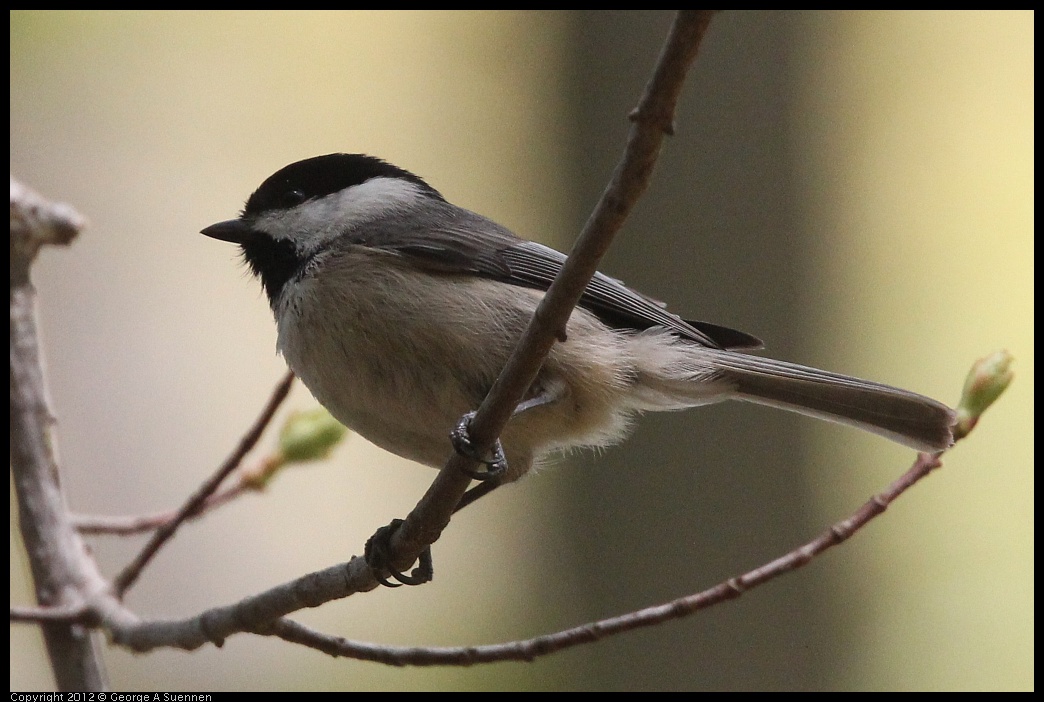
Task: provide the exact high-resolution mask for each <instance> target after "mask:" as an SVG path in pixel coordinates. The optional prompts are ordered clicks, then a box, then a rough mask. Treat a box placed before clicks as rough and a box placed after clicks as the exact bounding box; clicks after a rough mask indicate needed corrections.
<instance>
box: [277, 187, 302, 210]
mask: <svg viewBox="0 0 1044 702" xmlns="http://www.w3.org/2000/svg"><path fill="white" fill-rule="evenodd" d="M307 199H308V198H307V197H305V194H304V191H303V190H298V189H296V188H295V189H293V190H286V191H284V192H283V193H282V194H281V195H280V196H279V204H280V206H282V207H286V208H290V207H295V206H297V205H300V204H301V203H302V202H304V201H305V200H307Z"/></svg>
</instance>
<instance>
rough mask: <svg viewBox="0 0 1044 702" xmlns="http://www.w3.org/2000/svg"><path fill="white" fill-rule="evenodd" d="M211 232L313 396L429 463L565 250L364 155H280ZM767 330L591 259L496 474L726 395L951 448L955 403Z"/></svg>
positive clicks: (604, 442) (513, 475) (523, 470)
mask: <svg viewBox="0 0 1044 702" xmlns="http://www.w3.org/2000/svg"><path fill="white" fill-rule="evenodd" d="M202 234H204V235H206V236H208V237H211V238H214V239H219V240H222V241H226V242H232V243H234V244H236V245H238V246H239V248H240V250H241V253H242V257H243V259H244V260H245V262H246V264H247V266H248V267H249V270H250V271H251V272H252V273H253V274H254V275H255V276H256V277H257V278H258V279H259V280H260V283H261V285H262V287H263V289H264V292H265V294H266V296H267V298H268V302H269V304H270V306H271V308H272V312H273V314H274V317H275V322H276V326H277V332H278V334H277V336H278V340H277V348H278V351H279V352H280V353H281V354H282V355H283V357H284V358H285V360H286V362H287V364H288V365H289V367H290V368H291V370H292V371H293V372H294V373H295V374H296V375H297V376H298V377H299V378H300V379H301V381H302V382H303V383H304V384H305V386H307V388H308V389H309V390H310V391H311V392H312V394H313V395H314V396H315V398H316V399H317V400H318V401H319V402H320V403H321V404H322V405H323V406H325V407H326V409H327V410H329V412H330V413H331V414H332V415H333V416H334V417H335V418H336V419H337V420H338V421H340V422H341V423H342V424H344V425H345V426H347V427H348V428H350V429H352V430H353V431H355V432H356V433H358V434H360V435H361V436H363V437H364V438H366V439H368V440H369V441H371V442H372V443H374V444H376V445H377V446H380V447H382V448H384V449H386V450H388V451H390V452H392V453H394V454H397V455H399V456H402V457H405V458H408V459H411V460H413V461H417V462H419V463H421V464H424V465H427V466H432V467H441V466H442V465H443V464H444V463H445V461H446V459H447V457H448V455H449V453H450V451H451V450H452V448H451V445H452V442H451V441H450V439H449V436H450V434H451V433H453V432H454V431H455V429H456V428H457V427H458V424H459V423H460V418H461V417H462V416H463V415H466V414H467V413H468V412H470V411H471V410H473V409H474V408H475V407H477V406H478V405H479V404H480V403H481V402H482V400H483V398H484V397H485V395H486V393H487V392H488V391H489V389H490V387H491V385H492V384H493V382H494V380H495V379H496V377H497V375H498V374H499V373H500V371H501V369H502V368H503V366H504V365H505V363H506V361H507V359H508V356H509V355H510V353H511V351H512V350H513V348H514V346H515V345H516V344H517V342H518V340H519V338H520V337H521V336H522V333H523V330H524V329H525V328H526V326H527V325H528V323H529V321H530V319H531V318H532V317H533V313H534V310H535V309H536V307H537V305H538V303H539V302H540V300H541V298H542V296H543V294H544V292H545V291H546V290H547V288H548V287H549V285H550V284H551V282H552V281H553V280H554V278H555V276H556V275H557V274H558V272H559V270H560V269H561V268H562V265H563V263H564V262H565V260H566V256H565V254H563V253H561V252H559V251H557V250H555V249H552V248H550V247H548V246H545V245H543V244H540V243H537V242H535V241H530V240H527V239H523V238H521V237H519V236H517V235H516V234H514V233H513V232H511V231H510V230H508V229H507V228H506V227H504V226H502V225H500V224H497V223H496V222H494V221H492V220H490V219H488V218H486V217H483V216H481V215H479V214H476V213H475V212H472V211H470V210H468V209H465V208H463V207H459V206H457V205H454V204H452V203H450V202H449V201H448V200H447V199H446V198H445V197H444V196H443V195H442V194H441V193H440V192H439V191H438V190H436V189H435V188H433V187H432V186H431V185H429V184H428V182H427V181H426V180H424V179H423V178H421V177H420V176H418V175H415V174H414V173H412V172H410V171H407V170H405V169H403V168H400V167H398V166H395V165H393V164H391V163H389V162H387V161H384V160H382V159H380V158H376V157H373V156H369V155H365V154H353V153H333V154H326V155H322V156H316V157H313V158H308V159H305V160H302V161H298V162H295V163H292V164H290V165H288V166H286V167H284V168H281V169H280V170H278V171H276V172H275V173H274V174H272V175H271V176H269V177H268V178H267V179H265V180H264V181H263V182H262V183H261V185H260V186H259V187H258V188H257V189H256V190H255V191H254V192H253V193H252V194H251V195H250V196H249V198H248V199H247V201H246V205H245V206H244V207H243V209H242V211H241V212H240V214H239V215H238V216H237V217H235V218H233V219H229V220H226V221H222V222H218V223H216V224H213V225H210V226H208V227H206V228H204V229H203V230H202ZM761 346H762V344H761V341H760V340H759V339H758V338H756V337H754V336H752V335H750V334H747V333H744V332H741V331H737V330H734V329H731V328H728V327H725V326H720V325H716V324H711V323H707V322H701V321H691V320H686V319H683V318H682V317H680V316H678V315H677V314H675V313H673V312H671V311H669V310H668V308H667V307H666V306H665V305H664V304H663V303H661V302H659V301H657V300H655V299H653V298H651V297H649V296H646V295H644V294H642V293H640V292H638V291H636V290H633V289H632V288H630V287H628V286H626V285H624V284H623V283H622V282H621V281H619V280H617V279H615V278H613V277H610V276H608V275H605V274H603V273H600V272H599V273H596V274H595V275H594V277H593V278H592V279H591V281H590V282H589V283H588V285H587V287H586V289H585V290H584V292H583V294H582V295H581V297H580V300H579V303H578V305H577V307H576V309H575V310H574V311H573V313H572V315H571V316H570V318H569V321H568V323H567V325H566V328H565V334H564V341H560V342H559V343H556V344H554V346H553V347H552V349H551V351H550V353H549V354H548V356H547V358H546V360H545V362H544V364H543V366H542V368H541V370H540V372H539V374H538V375H537V377H536V379H535V380H534V382H533V384H532V386H531V387H530V388H529V389H528V392H527V393H526V395H525V397H524V398H523V400H522V402H521V403H520V404H519V405H518V407H517V408H516V409H515V411H514V413H513V414H512V416H511V419H510V420H509V422H508V424H507V425H506V427H505V428H504V431H503V433H502V435H501V437H500V445H502V457H501V458H502V461H503V462H504V465H503V466H501V468H502V471H500V474H498V476H497V480H496V481H495V484H497V485H499V484H504V483H508V482H511V481H514V480H517V479H518V478H520V477H522V476H523V475H526V474H527V473H529V472H530V471H531V470H532V469H533V468H534V467H537V466H540V465H543V464H544V463H546V462H548V460H549V459H550V458H551V457H553V456H555V455H558V454H560V453H562V452H565V451H569V450H572V449H578V448H585V447H603V446H608V445H610V444H613V443H616V442H618V441H620V440H621V439H622V438H624V437H625V436H626V435H627V432H628V430H629V428H630V427H631V425H632V424H633V422H634V420H635V418H636V417H637V416H639V415H641V414H642V413H645V412H650V411H668V410H679V409H685V408H689V407H695V406H698V405H704V404H709V403H714V402H720V401H725V400H738V401H746V402H753V403H756V404H761V405H768V406H772V407H776V408H780V409H783V410H788V411H793V412H798V413H801V414H804V415H807V416H811V417H815V418H818V419H826V420H830V421H833V422H837V423H840V424H843V425H848V426H851V427H856V428H859V429H862V430H866V431H869V432H872V433H874V434H877V435H879V436H882V437H885V438H887V439H890V440H892V441H895V442H898V443H899V444H902V445H904V446H908V447H911V448H913V449H916V450H918V451H926V452H938V451H942V450H945V449H946V448H948V447H950V446H951V445H952V443H953V431H952V428H953V426H954V423H955V414H954V412H953V410H951V409H950V408H949V407H947V406H946V405H945V404H943V403H941V402H938V401H936V400H933V399H931V398H928V397H925V396H923V395H920V394H917V393H914V392H911V391H908V390H903V389H900V388H895V387H891V386H888V385H884V384H881V383H877V382H873V381H870V380H863V379H860V378H856V377H852V376H848V375H842V374H839V373H832V372H829V371H824V370H819V369H816V368H812V367H808V366H802V365H798V364H795V363H790V362H787V361H781V360H775V359H772V358H768V357H765V356H761V355H756V354H754V353H752V352H753V351H755V350H757V349H759V348H760V347H761ZM458 438H459V437H458ZM458 448H459V445H458ZM487 462H489V463H492V461H487ZM486 491H488V488H487V490H486Z"/></svg>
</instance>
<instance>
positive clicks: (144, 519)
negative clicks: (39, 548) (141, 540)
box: [72, 463, 266, 536]
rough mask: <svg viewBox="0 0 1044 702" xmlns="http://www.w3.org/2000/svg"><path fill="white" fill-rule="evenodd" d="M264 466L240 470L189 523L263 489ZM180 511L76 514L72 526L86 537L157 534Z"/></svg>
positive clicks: (177, 515)
mask: <svg viewBox="0 0 1044 702" xmlns="http://www.w3.org/2000/svg"><path fill="white" fill-rule="evenodd" d="M265 468H266V466H265V465H264V463H262V465H261V466H260V467H259V468H251V469H248V470H243V469H240V470H239V471H237V474H236V475H235V476H233V483H232V484H231V485H229V486H228V487H226V488H224V489H222V490H219V491H218V492H215V493H214V494H213V495H209V496H208V497H207V498H206V499H205V500H204V501H203V505H202V506H201V507H200V508H199V509H198V510H197V511H196V512H193V513H192V514H190V515H188V521H193V520H196V519H199V518H200V517H202V516H203V515H204V514H207V513H208V512H210V511H211V510H213V509H217V508H218V507H221V506H222V505H226V504H228V503H229V502H231V501H233V500H234V499H236V498H237V497H240V496H242V495H245V494H247V493H250V492H257V491H259V490H261V489H263V485H264V483H263V482H261V481H260V480H258V475H259V474H263V473H264V472H265ZM180 514H181V510H180V509H171V510H167V511H166V512H155V513H153V514H129V515H117V516H110V515H101V514H74V515H72V521H73V525H74V526H75V527H76V529H77V530H78V531H79V532H80V533H81V534H85V535H92V536H96V535H112V536H128V535H130V534H140V533H142V532H147V531H154V530H156V529H159V528H160V527H163V526H167V525H168V524H170V523H172V522H174V521H175V520H176V519H178V517H179V515H180Z"/></svg>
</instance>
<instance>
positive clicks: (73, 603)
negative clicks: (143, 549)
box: [11, 178, 108, 691]
mask: <svg viewBox="0 0 1044 702" xmlns="http://www.w3.org/2000/svg"><path fill="white" fill-rule="evenodd" d="M84 226H85V220H84V219H83V217H81V216H80V215H79V214H77V213H76V212H75V211H74V210H73V209H72V208H70V207H69V206H68V205H62V204H53V203H50V202H48V201H46V200H44V199H43V198H42V197H41V196H40V195H38V194H36V193H35V192H33V191H32V190H30V189H29V188H26V187H25V186H23V185H21V184H20V183H18V182H16V181H15V180H14V179H13V178H12V179H11V472H12V474H13V477H14V486H15V492H16V494H17V496H18V517H19V524H20V526H21V531H22V538H23V539H24V541H25V547H26V552H27V554H28V557H29V566H30V569H31V570H32V574H33V583H34V585H35V589H36V599H37V601H38V602H39V603H40V604H41V605H45V606H58V607H72V608H76V607H79V606H80V605H81V604H82V601H83V599H84V598H85V597H90V596H92V595H94V594H96V593H100V592H102V591H104V590H106V589H107V588H108V584H107V583H106V582H105V580H104V578H102V576H101V574H100V573H99V572H98V569H97V565H96V564H95V562H94V560H93V559H92V558H91V557H90V556H89V555H88V552H87V549H86V546H85V545H84V543H83V541H82V540H81V539H80V535H79V534H77V533H76V530H75V529H74V528H73V526H72V523H71V521H70V519H69V514H68V512H67V510H66V507H65V501H64V499H63V497H62V492H61V486H60V484H59V479H58V463H57V459H56V457H55V437H54V436H53V435H52V433H51V427H52V426H53V424H54V417H53V416H52V415H51V411H50V410H49V409H48V406H47V404H48V400H47V398H48V395H47V388H46V386H45V383H44V376H43V369H42V367H41V363H40V342H39V338H38V335H37V330H36V292H35V290H34V289H33V285H32V283H31V281H30V270H31V268H32V264H33V261H35V260H36V256H37V254H38V253H39V251H40V249H41V248H42V247H44V246H47V245H55V244H60V245H65V244H68V243H69V242H71V241H72V240H73V239H74V238H75V237H76V235H77V234H78V233H79V231H80V229H81V228H83V227H84ZM43 633H44V641H45V642H46V644H47V653H48V655H49V656H50V660H51V668H52V669H53V671H54V676H55V680H56V682H57V683H58V689H59V690H80V691H83V690H103V689H105V688H106V687H107V682H106V678H105V668H104V666H103V664H102V660H101V656H100V655H99V652H98V650H97V649H96V647H95V642H94V640H93V638H92V637H91V634H90V631H89V630H86V629H84V628H83V627H82V626H77V625H74V624H71V623H69V622H52V623H49V624H46V625H44V626H43Z"/></svg>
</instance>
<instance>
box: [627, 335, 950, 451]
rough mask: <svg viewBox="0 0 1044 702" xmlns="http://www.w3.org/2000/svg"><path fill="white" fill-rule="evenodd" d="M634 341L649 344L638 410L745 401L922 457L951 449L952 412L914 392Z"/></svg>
mask: <svg viewBox="0 0 1044 702" xmlns="http://www.w3.org/2000/svg"><path fill="white" fill-rule="evenodd" d="M636 341H637V343H640V344H644V346H643V347H642V349H641V350H642V354H640V355H639V357H640V358H642V359H643V360H644V363H643V364H642V369H641V372H640V377H641V378H642V382H640V383H638V384H637V390H639V397H640V409H652V410H656V409H660V410H662V409H680V408H682V407H692V406H693V405H699V404H705V403H708V402H719V401H721V400H730V399H731V400H746V401H749V402H756V403H758V404H760V405H769V406H772V407H778V408H780V409H785V410H789V411H791V412H799V413H801V414H805V415H809V416H812V417H817V418H819V419H826V420H829V421H833V422H838V423H840V424H847V425H849V426H853V427H858V428H860V429H863V430H865V431H869V432H872V433H874V434H878V435H880V436H883V437H885V438H887V439H891V440H892V441H896V442H898V443H900V444H903V445H905V446H909V447H911V448H914V449H917V450H918V451H941V450H943V449H946V448H949V447H950V446H952V445H953V425H954V423H955V422H956V415H955V414H954V412H953V410H951V409H950V408H949V407H947V406H946V405H944V404H942V403H941V402H936V401H935V400H933V399H931V398H928V397H924V396H923V395H918V394H917V393H913V392H910V391H908V390H901V389H899V388H893V387H891V386H889V385H883V384H881V383H874V382H872V381H869V380H862V379H860V378H853V377H850V376H847V375H840V374H838V373H830V372H828V371H822V370H818V369H816V368H809V367H807V366H799V365H797V364H795V363H787V362H785V361H776V360H774V359H771V358H764V357H762V356H751V355H748V354H746V353H740V352H736V351H725V350H717V349H708V348H705V347H699V348H695V347H694V346H693V345H691V344H687V343H684V342H680V341H678V340H677V339H665V338H664V337H663V336H659V335H652V334H645V335H644V337H640V338H638V339H636Z"/></svg>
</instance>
